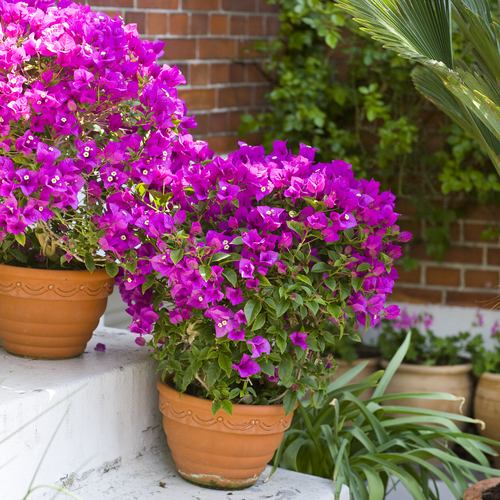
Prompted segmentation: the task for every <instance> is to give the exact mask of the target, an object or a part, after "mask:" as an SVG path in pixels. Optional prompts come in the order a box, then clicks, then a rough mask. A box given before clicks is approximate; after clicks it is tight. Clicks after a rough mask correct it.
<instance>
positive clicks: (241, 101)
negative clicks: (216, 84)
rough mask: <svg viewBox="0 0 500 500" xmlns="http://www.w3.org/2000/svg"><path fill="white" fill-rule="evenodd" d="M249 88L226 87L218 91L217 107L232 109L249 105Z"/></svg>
mask: <svg viewBox="0 0 500 500" xmlns="http://www.w3.org/2000/svg"><path fill="white" fill-rule="evenodd" d="M251 99H252V97H251V92H250V88H249V87H228V88H225V89H220V90H219V107H221V108H234V107H236V106H238V107H240V106H249V105H250V104H251Z"/></svg>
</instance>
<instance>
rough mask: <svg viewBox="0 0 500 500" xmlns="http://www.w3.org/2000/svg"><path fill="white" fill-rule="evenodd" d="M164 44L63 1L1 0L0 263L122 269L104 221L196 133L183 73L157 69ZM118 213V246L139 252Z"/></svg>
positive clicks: (115, 216)
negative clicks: (182, 88) (118, 200)
mask: <svg viewBox="0 0 500 500" xmlns="http://www.w3.org/2000/svg"><path fill="white" fill-rule="evenodd" d="M162 46H163V44H162V42H149V41H146V40H140V39H139V35H138V32H137V29H136V27H135V25H128V26H124V25H123V21H122V20H121V19H120V18H119V17H118V16H117V17H116V18H115V19H111V18H110V17H108V16H107V15H105V14H103V13H98V12H92V11H91V10H90V7H84V6H82V5H78V4H74V3H71V2H68V1H65V0H62V1H60V2H59V5H58V6H57V7H55V6H53V5H52V2H49V3H47V2H43V1H36V0H30V1H28V2H22V3H21V2H11V1H4V0H2V1H0V152H1V154H0V242H1V243H0V244H1V247H0V257H1V258H0V262H3V263H8V264H12V265H21V266H22V265H29V266H32V267H40V268H46V267H50V268H56V269H57V268H59V267H61V266H62V267H63V268H68V267H69V268H71V267H76V268H84V267H87V268H88V269H89V270H91V271H92V270H93V269H94V267H95V266H96V265H98V266H104V264H105V263H106V262H107V263H108V265H107V268H108V272H109V273H110V274H111V275H114V274H116V272H117V270H118V267H117V266H116V264H115V263H114V262H113V260H106V255H105V254H106V252H107V250H108V245H109V243H110V240H109V239H107V237H106V234H105V233H104V232H102V231H100V229H99V228H98V227H97V225H96V217H98V218H99V217H101V216H102V215H103V213H105V212H106V210H107V209H108V207H107V199H109V198H111V197H112V196H113V194H116V193H119V192H120V191H121V190H122V188H123V186H131V185H134V184H138V183H141V182H148V183H150V182H151V181H152V179H153V177H155V176H156V177H161V176H162V175H163V174H162V172H163V169H164V168H167V167H168V166H169V164H170V157H171V151H172V148H173V145H172V144H173V142H175V140H176V138H177V134H181V135H182V134H183V131H184V129H185V127H192V126H196V125H195V122H194V121H193V120H192V119H191V118H188V117H187V116H186V107H185V106H184V102H183V101H182V100H181V99H179V98H177V93H176V89H175V87H176V86H177V85H178V84H179V83H184V82H185V80H184V78H183V76H182V75H181V74H180V73H179V71H178V70H177V68H175V67H174V68H170V67H169V66H166V65H165V66H163V68H162V67H160V66H159V65H158V64H157V62H156V58H157V57H158V56H160V55H161V54H162V50H161V49H162ZM112 218H113V220H112V225H113V228H114V231H113V238H115V239H117V240H118V242H117V243H119V246H120V248H121V249H122V250H127V249H131V248H134V247H135V246H136V245H137V244H138V243H139V240H137V238H134V237H133V231H131V230H130V228H129V221H128V220H126V219H125V218H124V217H123V216H121V215H120V213H114V214H113V216H112ZM110 223H111V222H110ZM117 248H118V245H117V244H114V246H113V249H114V250H116V249H117Z"/></svg>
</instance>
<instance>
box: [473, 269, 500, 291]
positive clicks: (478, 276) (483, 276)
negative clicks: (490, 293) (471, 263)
mask: <svg viewBox="0 0 500 500" xmlns="http://www.w3.org/2000/svg"><path fill="white" fill-rule="evenodd" d="M497 285H498V271H465V286H466V287H472V288H493V287H494V286H497Z"/></svg>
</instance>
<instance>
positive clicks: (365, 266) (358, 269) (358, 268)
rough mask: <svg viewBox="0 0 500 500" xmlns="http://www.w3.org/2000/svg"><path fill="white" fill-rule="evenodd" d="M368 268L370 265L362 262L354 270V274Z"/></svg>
mask: <svg viewBox="0 0 500 500" xmlns="http://www.w3.org/2000/svg"><path fill="white" fill-rule="evenodd" d="M369 268H370V264H368V262H362V263H361V264H360V265H359V266H358V267H357V268H356V272H357V273H359V272H361V271H365V270H366V269H369Z"/></svg>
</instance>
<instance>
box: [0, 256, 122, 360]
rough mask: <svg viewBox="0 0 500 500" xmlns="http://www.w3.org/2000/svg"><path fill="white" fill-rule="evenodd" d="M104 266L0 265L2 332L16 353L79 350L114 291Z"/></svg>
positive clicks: (71, 353) (58, 355) (50, 354)
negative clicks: (80, 268)
mask: <svg viewBox="0 0 500 500" xmlns="http://www.w3.org/2000/svg"><path fill="white" fill-rule="evenodd" d="M113 283H114V278H110V277H109V276H108V274H107V273H106V271H105V270H102V269H100V270H96V271H94V272H93V273H92V274H91V273H89V272H88V271H50V270H39V269H28V268H21V267H14V266H5V265H0V338H1V339H2V344H3V347H4V348H5V349H6V350H7V351H8V352H10V353H11V354H14V355H16V356H22V357H28V358H34V359H67V358H72V357H75V356H78V355H80V354H81V353H82V352H83V351H84V350H85V347H86V346H87V342H88V341H89V340H90V338H91V337H92V333H93V332H94V330H95V328H96V327H97V325H98V324H99V318H100V317H101V316H102V315H103V313H104V310H105V309H106V304H107V301H108V296H109V295H111V293H112V292H113Z"/></svg>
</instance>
